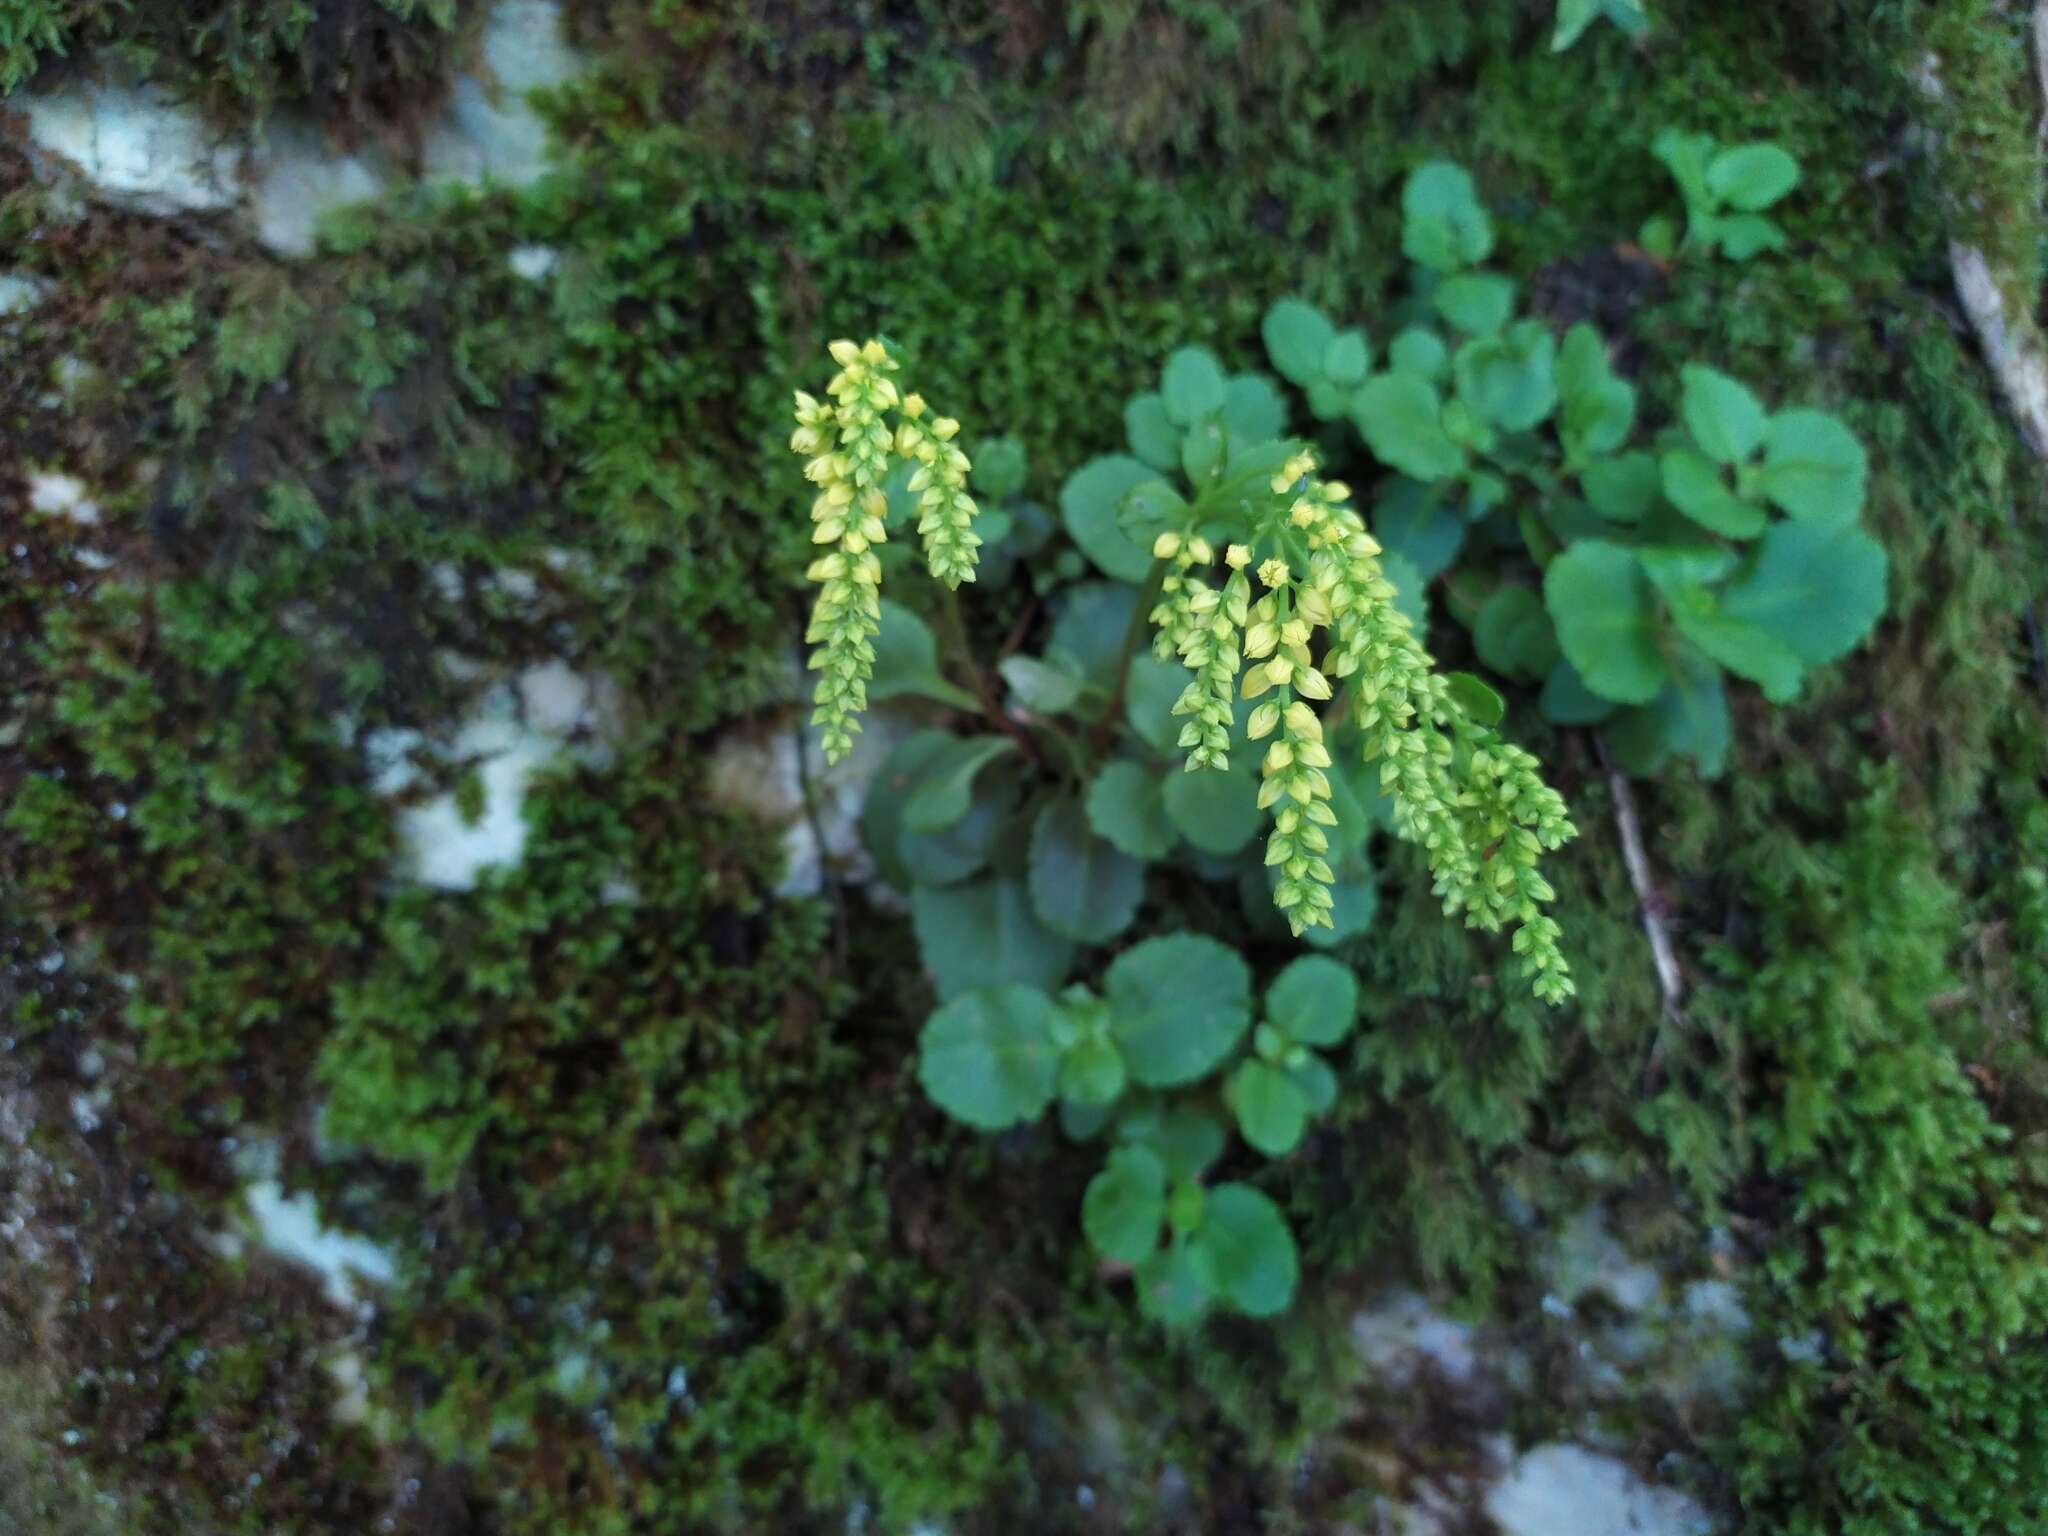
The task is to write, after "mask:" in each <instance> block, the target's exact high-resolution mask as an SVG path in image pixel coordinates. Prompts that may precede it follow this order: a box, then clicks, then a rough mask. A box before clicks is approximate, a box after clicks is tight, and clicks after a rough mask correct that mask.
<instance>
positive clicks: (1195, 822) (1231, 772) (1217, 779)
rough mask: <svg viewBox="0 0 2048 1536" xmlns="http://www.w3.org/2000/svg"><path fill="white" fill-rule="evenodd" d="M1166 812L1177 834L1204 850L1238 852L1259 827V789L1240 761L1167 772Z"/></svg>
mask: <svg viewBox="0 0 2048 1536" xmlns="http://www.w3.org/2000/svg"><path fill="white" fill-rule="evenodd" d="M1164 797H1165V802H1166V815H1167V818H1168V819H1169V820H1170V821H1172V823H1173V824H1174V826H1175V827H1177V828H1179V829H1180V835H1181V836H1182V837H1184V838H1186V839H1187V840H1188V841H1189V842H1190V843H1192V844H1194V846H1195V847H1197V848H1199V849H1201V850H1202V852H1204V853H1213V854H1216V855H1218V856H1219V857H1224V856H1228V855H1230V854H1233V853H1236V852H1238V851H1239V850H1240V849H1242V848H1243V847H1244V845H1245V844H1246V843H1248V842H1250V841H1251V840H1252V838H1253V836H1254V835H1255V834H1256V833H1257V832H1258V830H1259V790H1258V784H1257V782H1256V781H1255V780H1254V779H1253V778H1252V776H1251V773H1250V771H1249V770H1248V769H1247V768H1246V767H1245V766H1244V765H1242V764H1236V765H1234V766H1232V767H1230V768H1221V769H1218V768H1202V769H1196V770H1194V771H1192V772H1189V771H1183V772H1180V773H1170V774H1168V775H1167V777H1166V783H1165V785H1164Z"/></svg>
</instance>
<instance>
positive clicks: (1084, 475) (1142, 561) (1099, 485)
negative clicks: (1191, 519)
mask: <svg viewBox="0 0 2048 1536" xmlns="http://www.w3.org/2000/svg"><path fill="white" fill-rule="evenodd" d="M1175 451H1176V454H1177V453H1178V445H1176V449H1175ZM1158 478H1159V474H1158V471H1157V470H1155V469H1153V468H1152V467H1151V466H1150V465H1147V464H1144V463H1142V462H1141V461H1139V460H1137V459H1131V458H1125V457H1124V456H1123V455H1122V454H1112V455H1110V456H1109V457H1107V458H1101V459H1091V460H1090V461H1089V462H1088V463H1086V464H1083V465H1082V466H1081V467H1080V468H1079V469H1077V470H1076V471H1074V473H1073V475H1072V476H1070V477H1069V478H1068V480H1067V483H1066V484H1065V485H1064V486H1062V487H1061V488H1060V519H1061V521H1062V522H1064V523H1065V524H1066V529H1067V535H1068V537H1070V538H1071V539H1073V541H1074V542H1075V543H1076V544H1078V545H1080V546H1081V552H1082V553H1083V554H1085V555H1086V556H1087V557H1088V558H1089V559H1090V560H1092V561H1094V562H1095V565H1096V567H1097V568H1098V569H1099V570H1100V571H1102V573H1103V574H1104V575H1106V576H1113V577H1115V578H1116V579H1117V580H1118V581H1129V582H1139V581H1143V580H1144V579H1145V576H1146V574H1147V573H1148V572H1150V570H1151V569H1152V551H1151V548H1150V546H1149V545H1140V544H1139V543H1138V542H1137V541H1136V540H1135V539H1134V538H1132V537H1131V535H1130V534H1129V533H1128V532H1126V531H1125V529H1124V526H1123V523H1122V521H1121V519H1120V517H1119V515H1118V514H1119V511H1120V509H1121V507H1122V504H1123V499H1124V497H1125V496H1126V495H1128V494H1129V493H1130V492H1131V491H1133V490H1135V489H1136V488H1137V487H1138V486H1140V485H1143V484H1144V483H1145V482H1146V481H1148V480H1156V479H1158Z"/></svg>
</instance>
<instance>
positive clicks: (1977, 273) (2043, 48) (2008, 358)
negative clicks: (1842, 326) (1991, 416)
mask: <svg viewBox="0 0 2048 1536" xmlns="http://www.w3.org/2000/svg"><path fill="white" fill-rule="evenodd" d="M2032 30H2033V38H2034V79H2035V84H2036V86H2037V87H2038V88H2039V90H2040V92H2041V95H2042V98H2043V101H2042V105H2043V115H2042V118H2041V121H2040V124H2039V126H2038V127H2037V128H2036V130H2035V136H2034V137H2035V142H2036V144H2040V143H2043V142H2048V0H2035V5H2034V9H2033V28H2032ZM1917 83H1918V84H1919V86H1920V89H1921V90H1922V91H1923V92H1924V93H1926V94H1927V95H1928V96H1930V97H1932V98H1934V99H1935V100H1940V99H1941V98H1942V97H1943V96H1944V95H1946V88H1945V87H1944V86H1943V85H1942V82H1941V77H1940V75H1939V74H1938V73H1936V72H1935V70H1934V68H1933V67H1932V64H1931V63H1930V65H1929V67H1928V69H1927V70H1926V71H1925V73H1924V74H1922V75H1921V76H1919V77H1917ZM1948 261H1949V270H1950V271H1951V273H1952V274H1953V275H1954V278H1955V285H1956V297H1957V299H1959V300H1960V301H1961V303H1962V306H1963V313H1964V314H1965V315H1967V316H1968V317H1969V321H1970V327H1971V329H1972V330H1974V331H1975V332H1976V333H1977V341H1978V344H1979V345H1980V346H1981V347H1982V348H1983V350H1984V361H1985V362H1986V363H1987V364H1988V365H1989V366H1990V369H1991V373H1992V376H1993V377H1994V378H1995V379H1997V380H1998V387H1999V390H2000V392H2001V393H2003V394H2004V396H2005V402H2006V406H2007V408H2008V409H2009V410H2010V411H2011V412H2012V415H2013V420H2014V422H2015V423H2016V424H2017V425H2018V427H2019V430H2020V436H2021V437H2023V438H2025V439H2026V444H2027V447H2028V448H2030V449H2031V450H2033V453H2034V456H2035V457H2036V458H2039V459H2044V460H2048V345H2044V343H2043V341H2042V337H2041V329H2040V327H2039V326H2038V325H2036V324H2035V322H2034V317H2033V314H2032V311H2031V310H2030V309H2027V308H2025V307H2021V308H2020V309H2019V311H2018V312H2017V313H2009V312H2008V311H2007V308H2006V303H2005V296H2004V293H2003V291H2002V289H2003V288H2004V287H2007V286H2010V279H2011V277H2012V274H2011V273H2008V272H1995V271H1993V270H1992V267H1991V262H1990V259H1989V258H1988V257H1986V256H1985V254H1984V253H1983V252H1982V251H1981V250H1979V249H1977V247H1975V246H1973V245H1966V244H1964V243H1963V242H1962V241H1960V240H1951V241H1950V242H1949V247H1948Z"/></svg>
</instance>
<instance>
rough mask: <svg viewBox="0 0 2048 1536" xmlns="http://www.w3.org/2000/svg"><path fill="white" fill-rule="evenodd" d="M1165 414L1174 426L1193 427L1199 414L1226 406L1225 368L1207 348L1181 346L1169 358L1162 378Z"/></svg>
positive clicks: (1161, 387) (1161, 392)
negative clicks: (1224, 400) (1224, 395)
mask: <svg viewBox="0 0 2048 1536" xmlns="http://www.w3.org/2000/svg"><path fill="white" fill-rule="evenodd" d="M1160 394H1161V395H1162V396H1164V397H1165V401H1166V414H1167V416H1168V417H1169V418H1171V419H1172V421H1173V423H1174V425H1175V426H1180V427H1191V426H1193V425H1194V424H1195V420H1196V418H1197V417H1200V416H1204V415H1206V414H1208V413H1209V412H1210V411H1218V410H1221V409H1222V408H1223V369H1222V367H1221V366H1220V365H1219V364H1218V363H1217V361H1216V355H1215V354H1214V353H1213V352H1211V351H1210V350H1209V349H1208V348H1207V347H1182V348H1180V349H1179V350H1178V351H1176V352H1175V353H1174V354H1173V355H1172V356H1171V357H1169V358H1168V359H1167V360H1166V371H1165V373H1164V374H1163V375H1162V376H1161V379H1160Z"/></svg>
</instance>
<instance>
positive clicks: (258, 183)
mask: <svg viewBox="0 0 2048 1536" xmlns="http://www.w3.org/2000/svg"><path fill="white" fill-rule="evenodd" d="M264 134H265V140H266V142H265V144H264V146H263V149H262V150H261V151H260V152H259V154H258V155H257V157H256V160H255V165H254V178H253V179H254V184H253V186H252V187H251V189H250V193H249V219H250V222H251V223H253V224H254V225H255V227H256V238H257V239H258V240H261V241H262V242H263V243H264V244H265V245H267V246H269V247H270V248H271V249H272V250H273V251H276V252H277V253H278V254H280V255H283V256H304V255H307V254H309V253H310V252H311V251H312V249H313V231H314V229H315V227H316V226H317V225H318V223H319V221H320V216H321V215H322V214H324V213H326V212H327V211H328V210H330V209H333V208H342V207H346V206H347V205H348V204H350V203H361V202H367V201H368V200H369V199H371V198H373V197H375V196H377V195H378V194H379V193H381V192H382V191H383V190H384V189H385V187H386V186H388V185H389V183H390V176H389V173H388V171H387V170H386V168H385V167H384V166H383V165H381V164H380V163H379V162H378V161H377V160H375V159H373V158H371V157H368V156H365V155H360V154H337V153H336V152H335V151H334V150H333V149H332V148H330V147H329V146H328V144H327V143H326V142H325V141H324V140H323V139H322V138H321V136H320V134H319V133H318V132H317V131H316V130H315V129H314V128H313V127H312V126H311V125H310V124H305V123H297V122H282V121H281V122H276V123H272V124H270V125H268V126H267V127H266V129H265V130H264Z"/></svg>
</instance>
